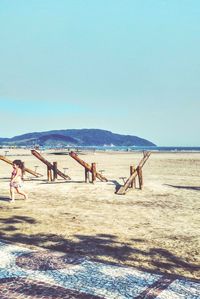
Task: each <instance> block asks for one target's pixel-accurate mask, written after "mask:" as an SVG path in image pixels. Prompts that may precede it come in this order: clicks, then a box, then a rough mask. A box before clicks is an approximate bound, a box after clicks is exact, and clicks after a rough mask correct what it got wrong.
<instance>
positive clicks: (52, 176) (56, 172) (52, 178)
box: [31, 150, 71, 181]
mask: <svg viewBox="0 0 200 299" xmlns="http://www.w3.org/2000/svg"><path fill="white" fill-rule="evenodd" d="M31 153H32V155H34V156H35V157H36V158H38V159H39V160H40V161H41V162H43V163H44V164H45V165H46V166H47V180H48V181H55V180H56V179H57V177H58V176H60V177H62V178H63V179H64V180H71V178H70V177H69V176H68V175H67V174H64V173H63V172H61V171H60V170H59V169H58V167H57V162H53V164H52V163H50V162H49V161H47V160H46V159H45V158H44V157H43V156H42V155H41V154H40V153H39V152H37V151H36V150H32V151H31ZM52 172H53V173H52Z"/></svg>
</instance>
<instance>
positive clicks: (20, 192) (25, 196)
mask: <svg viewBox="0 0 200 299" xmlns="http://www.w3.org/2000/svg"><path fill="white" fill-rule="evenodd" d="M16 190H17V193H18V194H21V195H23V196H24V199H27V198H28V196H27V195H26V193H25V192H23V191H22V190H21V189H18V188H16Z"/></svg>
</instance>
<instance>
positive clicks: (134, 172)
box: [116, 152, 151, 195]
mask: <svg viewBox="0 0 200 299" xmlns="http://www.w3.org/2000/svg"><path fill="white" fill-rule="evenodd" d="M143 155H144V156H143V158H142V160H141V161H140V163H139V164H138V166H137V167H136V168H135V167H134V166H130V177H129V178H128V179H127V181H126V182H125V183H124V185H123V186H121V187H120V188H119V190H118V191H117V192H116V194H119V195H124V194H126V191H127V190H128V188H133V189H134V188H136V177H137V176H138V181H139V188H140V189H142V187H143V175H142V167H143V166H144V164H145V163H146V161H147V160H148V159H149V157H150V155H151V153H150V152H143Z"/></svg>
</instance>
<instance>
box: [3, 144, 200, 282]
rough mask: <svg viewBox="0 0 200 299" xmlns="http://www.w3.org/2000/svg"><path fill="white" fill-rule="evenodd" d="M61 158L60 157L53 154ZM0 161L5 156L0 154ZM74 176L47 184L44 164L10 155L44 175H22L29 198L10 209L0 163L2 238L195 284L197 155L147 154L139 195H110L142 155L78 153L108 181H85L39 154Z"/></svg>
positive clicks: (71, 167)
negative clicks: (180, 277) (38, 176)
mask: <svg viewBox="0 0 200 299" xmlns="http://www.w3.org/2000/svg"><path fill="white" fill-rule="evenodd" d="M57 153H59V151H57ZM0 155H4V150H0ZM42 155H43V156H44V157H45V159H47V160H49V161H51V162H54V161H57V162H58V168H59V169H60V170H61V171H63V172H64V168H68V169H67V170H65V171H66V173H67V174H68V175H69V176H70V177H71V181H69V182H68V181H64V180H63V179H61V178H59V179H58V180H57V181H56V182H50V183H48V182H47V175H46V172H47V171H46V167H45V165H44V164H43V163H42V162H41V161H39V160H37V159H36V158H35V157H34V156H32V155H31V153H30V151H29V150H22V149H9V152H8V153H7V158H8V159H10V160H12V161H13V160H14V159H21V160H22V161H24V162H25V166H26V167H28V168H30V169H32V170H34V169H35V166H38V167H37V172H39V173H41V174H43V177H41V178H34V177H33V176H31V175H29V174H26V176H25V183H24V190H25V191H26V192H27V193H28V195H29V199H28V200H26V201H25V200H23V199H22V198H21V197H20V196H16V201H15V203H10V202H9V200H8V198H9V178H10V174H11V171H12V167H11V166H10V165H8V164H6V163H5V162H3V161H0V212H1V215H0V220H1V221H0V238H1V239H5V240H9V241H14V242H17V243H20V244H26V245H28V246H30V247H32V246H40V247H43V248H50V249H54V250H58V251H62V252H75V253H77V254H81V255H82V254H83V255H86V256H88V257H90V258H91V259H92V260H93V261H98V262H99V261H107V262H109V263H115V264H123V265H129V266H134V267H136V268H138V269H141V270H150V271H156V272H161V273H170V274H175V275H180V276H184V277H189V278H200V275H199V273H200V267H199V264H200V263H199V261H200V258H199V256H200V255H199V244H200V242H199V241H200V238H199V227H200V221H199V220H200V219H199V210H200V172H199V170H200V153H178V152H177V153H157V152H156V153H152V154H151V156H150V158H149V160H148V161H147V163H146V164H145V166H144V168H143V174H144V188H143V190H139V189H136V190H129V191H128V192H127V194H126V195H117V194H115V188H116V183H119V184H123V180H122V179H121V177H126V178H127V177H128V176H129V167H130V165H137V164H138V163H139V161H140V159H141V158H142V156H143V155H142V153H140V152H81V153H80V158H81V159H83V160H84V161H86V162H87V163H92V162H96V163H97V170H104V172H103V175H104V176H105V177H106V178H107V179H108V182H100V181H98V180H97V182H96V183H95V184H89V183H88V184H86V183H85V182H84V169H83V167H81V165H79V164H78V163H77V162H76V161H75V160H73V159H72V158H71V157H70V156H69V155H67V154H66V155H58V154H56V153H55V151H45V152H42Z"/></svg>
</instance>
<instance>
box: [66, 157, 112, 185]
mask: <svg viewBox="0 0 200 299" xmlns="http://www.w3.org/2000/svg"><path fill="white" fill-rule="evenodd" d="M69 155H70V157H72V158H73V159H75V160H76V161H77V162H78V163H79V164H80V165H82V166H83V167H84V168H85V182H86V183H87V182H88V181H89V173H91V174H92V183H94V182H95V181H96V178H98V179H99V180H100V181H102V182H107V181H108V180H107V178H105V177H104V176H102V175H101V174H100V173H99V172H97V170H96V163H92V165H90V164H88V163H86V162H85V161H83V160H81V159H80V158H79V156H78V155H77V154H76V153H75V152H70V153H69Z"/></svg>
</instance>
